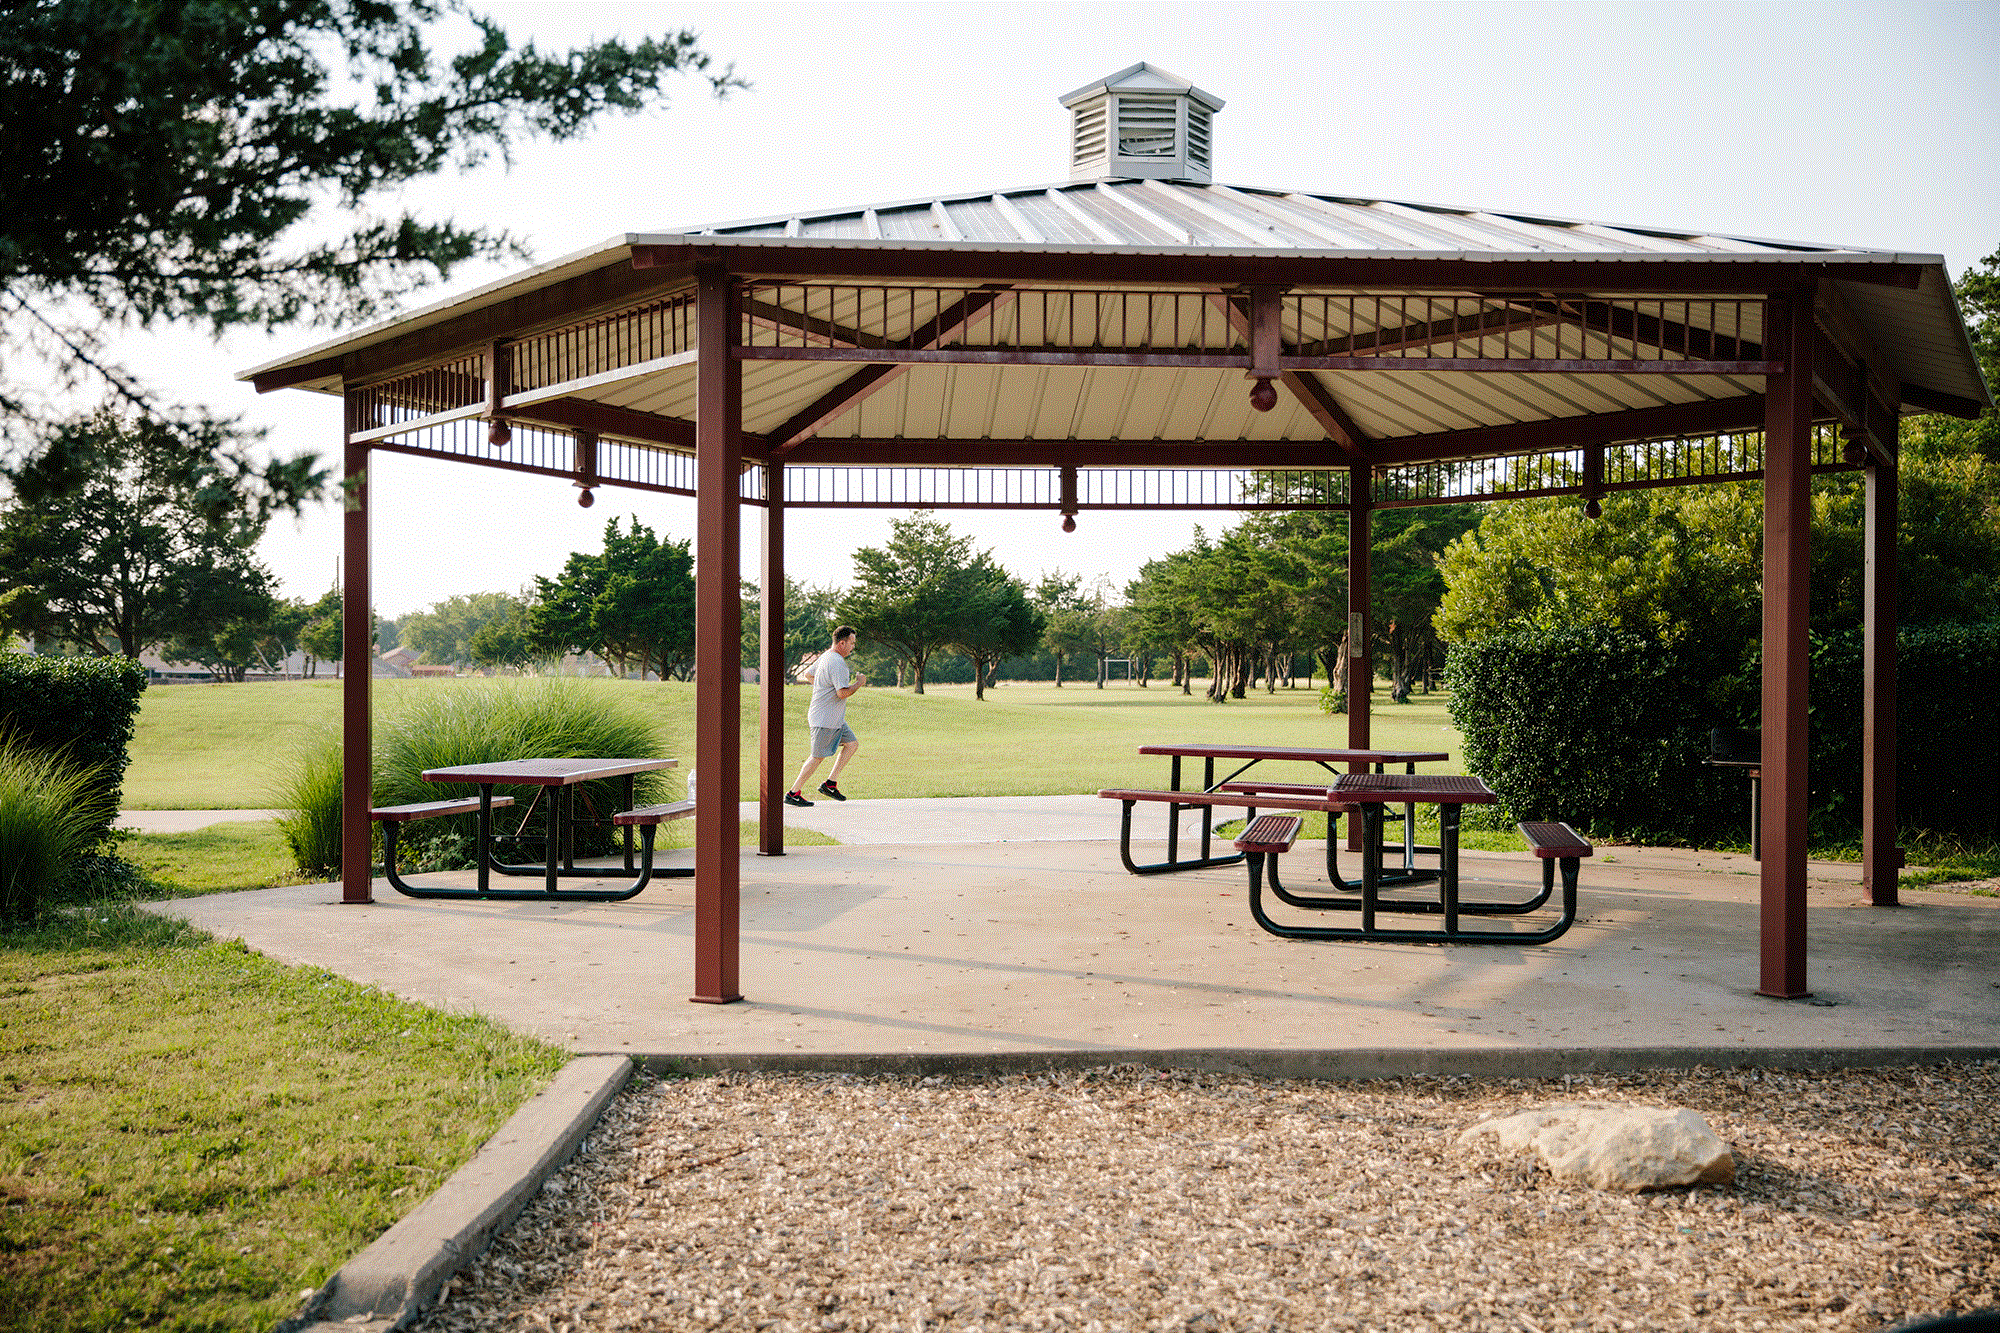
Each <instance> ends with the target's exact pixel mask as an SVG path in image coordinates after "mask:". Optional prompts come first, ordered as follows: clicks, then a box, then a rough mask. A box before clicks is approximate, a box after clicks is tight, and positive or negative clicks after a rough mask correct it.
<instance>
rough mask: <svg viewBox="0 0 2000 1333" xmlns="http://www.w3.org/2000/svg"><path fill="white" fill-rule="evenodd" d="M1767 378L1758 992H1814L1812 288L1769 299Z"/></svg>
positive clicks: (1796, 995)
mask: <svg viewBox="0 0 2000 1333" xmlns="http://www.w3.org/2000/svg"><path fill="white" fill-rule="evenodd" d="M1769 310H1770V314H1769V317H1768V319H1769V323H1768V328H1767V337H1766V340H1765V347H1766V348H1767V350H1768V349H1770V348H1772V346H1773V345H1774V344H1776V345H1777V349H1778V355H1780V356H1781V357H1782V358H1783V359H1784V364H1785V368H1784V370H1783V371H1782V372H1780V373H1779V374H1776V375H1772V376H1770V377H1768V378H1767V379H1766V380H1765V382H1764V394H1765V397H1764V691H1763V743H1764V744H1763V784H1762V785H1763V791H1762V803H1763V818H1762V823H1763V839H1764V847H1763V859H1762V861H1760V862H1759V864H1758V871H1759V874H1760V876H1761V886H1762V910H1761V913H1760V922H1759V927H1760V939H1761V947H1760V951H1759V959H1760V963H1761V971H1760V975H1759V981H1758V986H1757V993H1758V994H1760V995H1769V996H1772V997H1774V998H1777V999H1785V1000H1790V999H1798V998H1800V997H1802V996H1804V995H1807V994H1809V993H1810V992H1808V991H1807V990H1806V666H1807V660H1808V657H1807V644H1806V606H1807V603H1806V597H1807V568H1808V566H1807V556H1808V553H1809V538H1810V524H1811V517H1812V504H1811V496H1810V493H1809V491H1808V483H1809V482H1810V481H1811V478H1812V469H1811V466H1810V464H1811V461H1812V460H1811V445H1812V409H1813V397H1812V348H1813V318H1812V312H1813V293H1812V289H1811V287H1810V286H1805V287H1801V288H1800V289H1799V290H1798V291H1796V292H1793V293H1791V294H1790V295H1789V296H1786V297H1777V298H1774V299H1773V300H1772V301H1771V303H1770V307H1769Z"/></svg>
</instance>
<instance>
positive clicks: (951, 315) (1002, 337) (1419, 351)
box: [743, 283, 1766, 374]
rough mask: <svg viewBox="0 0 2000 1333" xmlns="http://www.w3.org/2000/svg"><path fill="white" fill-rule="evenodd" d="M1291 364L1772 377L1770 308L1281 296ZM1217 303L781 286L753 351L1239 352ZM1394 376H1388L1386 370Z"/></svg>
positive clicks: (771, 287)
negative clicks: (1550, 365)
mask: <svg viewBox="0 0 2000 1333" xmlns="http://www.w3.org/2000/svg"><path fill="white" fill-rule="evenodd" d="M1281 304H1282V311H1283V329H1284V341H1285V347H1284V355H1285V357H1286V358H1287V360H1288V363H1290V364H1294V365H1295V366H1303V367H1305V368H1310V367H1311V366H1320V367H1324V368H1338V367H1340V366H1346V365H1353V364H1355V363H1360V364H1362V365H1366V366H1371V367H1374V368H1399V367H1401V368H1415V366H1416V365H1419V364H1424V363H1437V362H1461V363H1463V362H1478V363H1492V362H1526V361H1534V362H1582V363H1610V364H1615V365H1625V364H1641V365H1643V364H1648V363H1656V362H1669V363H1672V362H1679V363H1689V364H1694V363H1699V364H1701V365H1703V366H1709V367H1731V368H1736V369H1738V370H1740V371H1741V372H1742V373H1746V374H1747V373H1760V371H1761V368H1762V367H1764V366H1765V365H1766V360H1765V354H1764V348H1763V343H1762V339H1763V331H1764V320H1765V309H1764V306H1765V303H1764V302H1763V301H1761V300H1750V301H1739V300H1694V299H1685V300H1648V301H1638V300H1632V301H1619V300H1588V299H1582V298H1576V299H1561V300H1558V299H1539V298H1526V297H1523V298H1512V297H1501V296H1493V297H1482V296H1472V295H1465V296H1411V295H1407V294H1395V295H1372V294H1366V293H1361V294H1300V293H1289V294H1287V295H1285V296H1284V297H1283V298H1282V302H1281ZM1228 305H1229V302H1227V301H1225V300H1223V299H1222V298H1221V297H1219V296H1217V295H1215V294H1210V293H1202V292H1163V291H1118V290H1087V291H1044V290H1039V289H1032V288H1031V289H1019V290H1010V291H1007V292H1006V293H1005V294H1004V296H1003V295H1002V294H1001V293H999V292H998V291H997V290H996V289H990V288H971V287H887V286H857V285H850V284H816V283H788V284H768V285H763V286H758V287H753V288H751V289H750V290H749V293H748V299H747V300H746V302H745V307H744V332H743V340H744V345H745V346H746V347H751V348H763V349H780V348H782V349H796V350H817V351H820V352H830V351H850V352H851V351H858V350H864V349H865V350H872V351H877V352H888V353H898V352H902V353H907V352H914V351H923V350H928V349H934V348H939V347H951V348H955V349H959V350H964V351H976V352H991V353H1001V352H1008V353H1016V354H1021V355H1030V354H1036V353H1041V354H1048V353H1055V352H1070V353H1075V352H1104V351H1116V352H1126V353H1150V354H1155V355H1162V354H1180V355H1210V356H1240V355H1242V354H1244V353H1245V352H1246V351H1247V348H1248V344H1247V342H1246V338H1245V334H1244V333H1243V331H1242V330H1243V328H1244V325H1245V320H1244V318H1243V312H1242V310H1241V308H1240V302H1239V303H1238V305H1239V308H1238V309H1237V310H1234V311H1232V310H1231V309H1229V308H1228ZM1385 362H1389V363H1394V365H1391V366H1388V367H1384V365H1383V363H1385Z"/></svg>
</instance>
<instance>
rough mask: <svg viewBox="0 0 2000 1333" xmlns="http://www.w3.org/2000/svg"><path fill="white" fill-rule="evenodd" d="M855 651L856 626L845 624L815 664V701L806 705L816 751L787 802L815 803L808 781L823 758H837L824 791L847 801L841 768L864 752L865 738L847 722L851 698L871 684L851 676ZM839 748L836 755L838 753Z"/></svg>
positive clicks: (829, 795) (804, 765)
mask: <svg viewBox="0 0 2000 1333" xmlns="http://www.w3.org/2000/svg"><path fill="white" fill-rule="evenodd" d="M853 651H854V626H852V625H842V626H841V627H840V628H839V629H837V630H835V631H834V632H833V651H831V652H826V653H821V654H820V655H819V661H817V662H815V663H813V672H812V675H813V692H812V703H810V704H809V705H807V707H806V725H807V726H808V727H811V728H812V753H811V754H810V755H808V756H807V757H806V761H805V763H804V764H803V765H801V766H800V768H799V780H798V781H797V782H794V783H793V784H792V789H791V790H790V791H788V792H786V793H785V804H786V805H811V804H812V802H811V801H808V800H807V799H806V798H805V789H806V783H808V782H810V781H812V775H813V771H814V770H815V769H817V768H818V767H819V765H820V761H821V760H823V759H829V758H831V759H833V771H832V772H831V773H828V774H827V775H826V781H825V782H822V783H820V784H819V790H820V794H821V795H822V796H825V797H827V798H828V799H830V800H835V801H844V800H846V799H847V797H846V796H844V795H842V794H841V790H840V783H839V781H838V779H839V777H840V770H841V769H843V768H846V767H847V763H848V761H849V760H850V759H852V758H854V756H855V755H856V754H858V753H860V751H861V740H860V738H859V737H857V736H856V735H855V734H854V728H852V727H850V726H848V725H847V699H848V696H849V695H851V694H853V693H854V692H855V691H856V690H858V689H860V688H861V687H862V686H863V685H866V684H867V683H868V677H867V676H857V675H850V674H849V672H848V670H847V658H848V655H849V654H850V653H852V652H853ZM836 751H838V755H837V757H836V754H835V752H836Z"/></svg>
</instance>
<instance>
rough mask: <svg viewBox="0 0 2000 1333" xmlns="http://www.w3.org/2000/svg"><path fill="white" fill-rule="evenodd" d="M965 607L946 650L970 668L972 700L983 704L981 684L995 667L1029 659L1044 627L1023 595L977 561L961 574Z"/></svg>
mask: <svg viewBox="0 0 2000 1333" xmlns="http://www.w3.org/2000/svg"><path fill="white" fill-rule="evenodd" d="M965 582H966V594H965V595H966V604H965V607H964V615H963V616H962V618H961V619H960V622H959V628H958V632H957V634H956V635H954V636H953V639H952V644H951V646H952V647H954V648H956V649H958V651H959V652H961V653H964V654H965V657H966V660H967V661H969V662H971V663H972V697H973V698H975V699H984V698H985V697H986V684H987V681H988V680H989V679H990V678H991V676H992V673H993V672H994V671H995V670H996V669H998V667H999V665H1000V663H1001V661H1002V660H1003V659H1005V658H1009V657H1019V656H1020V655H1022V654H1023V653H1031V652H1033V651H1034V650H1035V645H1036V644H1038V643H1040V642H1041V640H1042V632H1043V629H1044V628H1045V626H1046V621H1045V619H1044V617H1043V614H1042V611H1041V608H1039V607H1037V606H1036V605H1035V604H1034V603H1033V602H1031V601H1030V600H1029V599H1028V589H1027V587H1026V586H1025V585H1024V584H1022V582H1021V581H1020V580H1019V579H1017V578H1015V577H1013V576H1012V575H1011V574H1009V573H1008V572H1007V571H1006V570H1004V569H1002V568H1000V566H998V565H996V564H994V563H993V559H992V557H991V556H990V555H981V556H980V557H979V558H978V559H977V560H975V561H974V562H973V565H972V568H971V569H970V570H968V571H967V572H966V579H965Z"/></svg>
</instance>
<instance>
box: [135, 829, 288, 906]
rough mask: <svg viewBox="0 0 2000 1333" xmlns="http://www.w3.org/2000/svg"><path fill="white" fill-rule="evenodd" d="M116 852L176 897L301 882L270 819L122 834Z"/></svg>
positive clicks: (280, 834) (282, 840) (190, 896)
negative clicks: (180, 831)
mask: <svg viewBox="0 0 2000 1333" xmlns="http://www.w3.org/2000/svg"><path fill="white" fill-rule="evenodd" d="M118 854H119V856H120V857H122V858H123V859H124V860H126V861H128V862H130V863H131V864H133V865H135V866H137V867H138V868H139V870H140V871H141V872H142V873H144V875H145V876H146V878H147V879H150V880H152V881H153V882H154V883H155V884H158V885H159V886H160V887H161V888H163V889H165V890H166V891H167V892H168V893H170V894H171V895H173V896H174V897H176V898H193V897H198V896H200V895H201V894H205V893H231V892H234V891H236V890H238V889H263V888H269V887H270V886H271V885H273V884H296V883H299V882H301V877H300V875H299V872H298V869H297V867H296V866H295V865H294V864H293V862H292V855H291V850H290V849H289V848H288V847H287V846H286V845H285V838H284V834H283V833H281V832H280V831H279V829H278V825H277V823H276V822H275V821H273V820H269V819H258V820H240V821H236V822H233V823H228V824H211V825H209V826H208V827H207V828H204V829H195V830H194V831H192V832H189V833H123V834H121V835H120V836H119V839H118Z"/></svg>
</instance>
